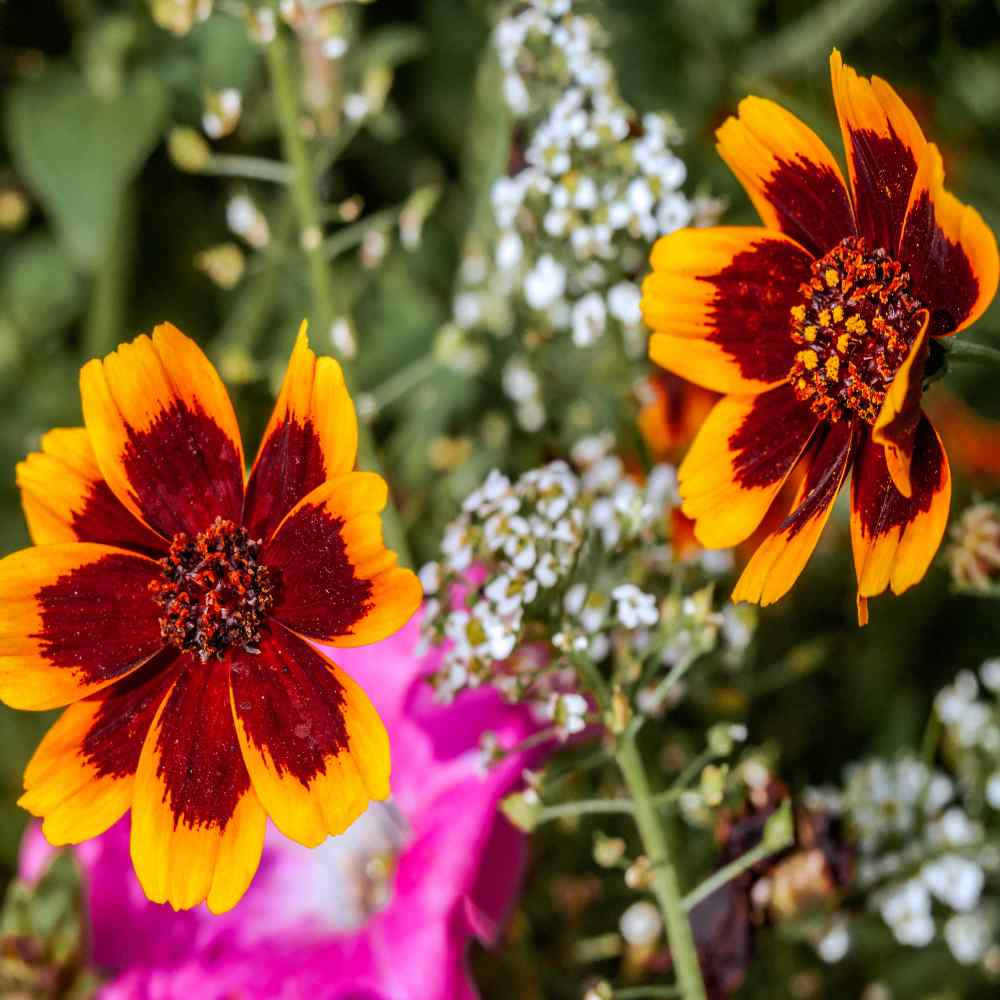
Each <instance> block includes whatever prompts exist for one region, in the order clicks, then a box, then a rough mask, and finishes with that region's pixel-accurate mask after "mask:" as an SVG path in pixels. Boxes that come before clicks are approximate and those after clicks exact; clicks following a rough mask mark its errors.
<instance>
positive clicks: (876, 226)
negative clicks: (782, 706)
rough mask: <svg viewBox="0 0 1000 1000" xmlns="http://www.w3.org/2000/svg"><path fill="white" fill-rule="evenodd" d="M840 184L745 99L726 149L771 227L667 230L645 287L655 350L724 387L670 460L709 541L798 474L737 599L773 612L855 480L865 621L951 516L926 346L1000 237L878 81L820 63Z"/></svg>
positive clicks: (911, 571)
mask: <svg viewBox="0 0 1000 1000" xmlns="http://www.w3.org/2000/svg"><path fill="white" fill-rule="evenodd" d="M831 70H832V75H833V91H834V98H835V100H836V105H837V111H838V115H839V118H840V124H841V131H842V133H843V137H844V144H845V147H846V151H847V161H848V174H849V178H850V182H851V185H850V190H849V189H848V186H847V185H846V184H845V183H844V180H843V177H842V175H841V172H840V168H839V167H838V165H837V162H836V161H835V160H834V158H833V155H832V154H831V153H830V151H829V150H828V149H827V147H826V146H825V145H824V144H823V142H822V141H821V140H820V139H819V137H818V136H817V135H816V134H815V133H814V132H812V130H811V129H809V128H808V127H807V126H806V125H804V124H803V123H802V122H801V121H799V120H798V119H797V118H796V117H795V116H794V115H792V114H790V113H789V112H787V111H785V110H784V109H783V108H781V107H779V106H778V105H776V104H774V103H773V102H771V101H766V100H761V99H760V98H756V97H748V98H746V99H745V100H744V101H743V102H742V103H741V104H740V108H739V114H738V116H737V117H733V118H730V119H729V120H728V121H726V122H725V123H724V124H723V125H722V127H721V128H720V129H719V131H718V140H719V151H720V153H721V155H722V157H723V159H725V161H726V162H727V163H728V164H729V166H730V167H731V168H732V170H733V172H734V173H735V174H736V176H737V177H738V178H739V180H740V181H741V183H742V184H743V186H744V187H745V188H746V190H747V193H748V194H749V195H750V198H751V200H752V201H753V203H754V206H755V207H756V208H757V210H758V212H759V213H760V215H761V218H762V219H763V220H764V223H765V226H764V227H725V228H722V227H720V228H713V229H704V230H693V229H689V230H684V231H681V232H678V233H674V234H671V235H669V236H666V237H664V238H663V239H661V240H660V241H659V242H658V243H657V244H656V246H655V248H654V250H653V255H652V264H653V273H652V274H651V275H650V276H649V277H648V278H647V279H646V282H645V285H644V288H643V302H642V307H643V313H644V316H645V318H646V321H647V323H648V324H649V325H650V326H651V327H652V329H653V331H654V333H653V337H652V340H651V342H650V354H651V356H652V358H653V360H654V361H656V362H657V363H658V364H660V365H662V366H663V367H665V368H667V369H669V370H671V371H673V372H676V373H677V374H679V375H682V376H684V377H685V378H688V379H690V380H691V381H693V382H696V383H698V384H699V385H703V386H705V387H706V388H709V389H714V390H715V391H717V392H723V393H727V394H728V395H727V396H726V397H725V398H724V399H723V400H721V401H720V402H719V403H718V404H717V405H716V407H715V409H714V410H713V411H712V413H711V415H710V416H709V418H708V419H707V420H706V422H705V425H704V427H703V428H702V430H701V432H700V434H699V435H698V438H697V439H696V440H695V442H694V444H693V446H692V448H691V451H690V452H689V454H688V456H687V459H686V460H685V462H684V464H683V465H682V467H681V469H680V490H681V495H682V497H683V500H684V508H683V509H684V511H685V513H686V514H688V515H689V516H690V517H692V518H694V519H695V521H696V522H697V526H696V532H697V535H698V538H699V539H700V541H701V542H702V543H703V544H705V545H707V546H710V547H725V546H730V545H734V544H736V543H738V542H741V541H743V540H744V539H745V538H747V537H748V536H749V535H750V534H751V533H752V532H753V531H754V530H755V528H756V527H757V526H758V525H759V524H760V523H761V521H762V520H763V519H764V517H765V515H766V514H767V512H768V510H769V508H770V507H771V506H772V503H773V502H774V501H775V500H776V498H777V496H778V494H779V491H780V490H781V487H782V485H783V484H784V483H785V481H786V479H788V477H789V476H790V475H791V474H792V472H793V470H794V469H795V468H796V467H799V468H800V469H801V470H802V471H803V476H802V483H801V485H800V487H799V489H798V491H797V494H796V496H795V499H794V501H793V502H792V506H791V509H789V510H788V511H787V512H786V516H785V517H784V520H783V521H782V522H781V524H780V525H779V526H778V527H777V529H776V530H775V531H773V532H772V533H771V534H770V536H769V537H768V538H767V539H766V540H765V541H764V542H763V543H762V544H761V545H760V547H759V548H758V550H757V552H756V554H755V555H754V557H753V559H751V561H750V563H749V565H748V566H747V567H746V569H745V571H744V573H743V575H742V577H741V578H740V580H739V582H738V583H737V585H736V589H735V591H734V594H733V596H734V598H735V599H737V600H749V601H756V602H759V603H762V604H769V603H771V602H773V601H775V600H777V599H778V598H780V597H781V596H782V595H783V594H785V593H786V592H787V591H788V589H789V588H790V587H791V586H792V584H793V583H794V582H795V580H796V579H797V577H798V575H799V573H800V572H801V571H802V569H803V567H804V566H805V564H806V562H807V561H808V559H809V556H810V555H811V553H812V551H813V549H814V547H815V545H816V542H817V540H818V538H819V536H820V533H821V532H822V530H823V527H824V525H825V523H826V520H827V518H828V517H829V515H830V511H831V509H832V508H833V503H834V501H835V500H836V497H837V494H838V493H839V492H840V488H841V486H842V485H843V483H844V482H845V481H846V478H847V475H848V473H849V472H850V473H851V477H852V485H851V538H852V543H853V550H854V562H855V567H856V571H857V580H858V614H859V619H860V620H861V621H862V622H864V621H866V620H867V599H868V598H869V597H872V596H875V595H876V594H879V593H881V592H882V591H884V590H885V589H886V588H887V587H891V588H892V590H893V592H895V593H899V592H901V591H903V590H905V589H906V588H908V587H910V586H912V585H913V584H915V583H917V582H918V581H919V580H920V579H921V578H922V577H923V575H924V573H925V572H926V569H927V566H928V565H929V563H930V560H931V559H932V557H933V556H934V553H935V552H936V551H937V548H938V545H939V544H940V541H941V537H942V535H943V533H944V529H945V525H946V522H947V518H948V507H949V502H950V496H951V478H950V473H949V469H948V461H947V458H946V456H945V453H944V449H943V448H942V445H941V441H940V439H939V438H938V435H937V434H936V432H935V431H934V428H933V427H932V426H931V424H930V422H929V421H928V419H927V418H926V416H924V414H923V412H922V410H921V406H920V403H921V396H922V381H923V375H924V368H925V362H926V360H927V358H928V353H929V348H930V343H931V341H932V340H933V339H935V338H941V337H947V336H950V335H952V334H954V333H957V332H958V331H960V330H963V329H965V328H966V327H968V326H969V325H970V324H971V323H973V322H974V321H975V320H976V319H977V318H978V317H979V316H980V315H981V314H982V312H983V310H985V309H986V307H987V306H988V305H989V303H990V301H991V300H992V298H993V295H994V293H995V291H996V287H997V275H998V266H1000V265H998V257H997V247H996V241H995V240H994V238H993V234H992V233H991V232H990V231H989V229H988V228H987V226H986V225H985V223H984V222H983V220H982V219H981V218H980V216H979V215H978V214H977V213H976V212H975V210H973V209H972V208H968V207H966V206H963V205H962V204H961V203H960V202H959V201H958V200H957V199H956V198H955V197H954V196H953V195H952V194H950V193H949V192H948V191H947V190H946V189H945V187H944V170H943V167H942V164H941V155H940V153H939V152H938V149H937V147H936V146H935V145H934V144H933V143H928V142H927V141H926V139H925V138H924V136H923V133H922V132H921V130H920V126H919V125H918V124H917V122H916V119H915V118H914V117H913V115H912V114H911V112H910V111H909V109H908V108H907V107H906V106H905V105H904V104H903V102H902V101H901V100H900V98H899V97H898V96H897V94H896V93H895V91H894V90H893V89H892V88H891V87H890V86H889V84H887V83H886V82H885V81H884V80H881V79H879V78H878V77H875V78H873V79H871V80H867V79H864V78H862V77H859V76H858V75H857V74H856V73H855V72H854V70H852V69H851V68H850V67H847V66H844V65H843V63H842V61H841V58H840V53H839V52H836V51H834V53H833V55H832V56H831Z"/></svg>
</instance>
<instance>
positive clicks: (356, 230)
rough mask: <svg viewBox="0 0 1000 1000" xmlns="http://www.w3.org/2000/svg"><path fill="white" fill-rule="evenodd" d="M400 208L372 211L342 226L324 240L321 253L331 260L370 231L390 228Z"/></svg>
mask: <svg viewBox="0 0 1000 1000" xmlns="http://www.w3.org/2000/svg"><path fill="white" fill-rule="evenodd" d="M402 210H403V209H402V206H400V207H398V208H383V209H382V211H380V212H373V213H372V214H371V215H369V216H368V217H367V218H364V219H361V220H359V221H358V222H353V223H351V225H349V226H344V228H343V229H339V230H338V231H337V232H335V233H334V234H333V235H332V236H330V237H328V238H327V240H326V242H324V244H323V255H324V256H325V257H326V258H327V260H333V259H334V258H335V257H339V256H340V255H341V254H342V253H346V252H347V251H348V250H353V249H354V247H356V246H360V244H361V243H363V242H364V238H365V237H366V236H367V235H368V234H369V233H370V232H373V231H374V230H379V229H381V230H385V229H391V228H392V226H394V225H395V224H396V221H397V219H398V218H399V214H400V212H402Z"/></svg>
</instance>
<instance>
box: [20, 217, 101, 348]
mask: <svg viewBox="0 0 1000 1000" xmlns="http://www.w3.org/2000/svg"><path fill="white" fill-rule="evenodd" d="M0 301H2V302H3V304H4V307H5V310H6V312H7V315H8V316H9V318H10V319H11V320H13V322H14V325H15V326H16V327H17V328H18V332H19V333H20V334H21V337H22V338H23V339H24V340H33V339H35V338H38V337H44V336H46V335H48V334H52V333H56V332H58V331H59V330H61V329H63V328H64V327H65V326H66V325H67V324H69V323H70V322H72V321H73V320H74V319H75V318H76V317H77V316H78V315H79V312H80V309H81V307H82V305H83V282H82V281H81V280H80V276H79V275H78V274H77V272H76V271H75V269H74V268H73V265H72V262H71V261H70V260H69V258H68V257H67V256H66V253H65V252H64V251H63V250H62V249H61V248H60V246H59V244H58V243H57V242H56V241H55V239H54V238H53V237H52V236H51V235H50V234H49V233H47V232H35V233H31V234H29V235H28V236H26V237H24V238H23V239H21V240H18V242H17V243H15V244H14V246H13V247H12V248H11V250H10V251H9V252H8V254H7V257H6V259H5V260H4V268H3V273H2V275H0Z"/></svg>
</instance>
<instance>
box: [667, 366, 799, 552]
mask: <svg viewBox="0 0 1000 1000" xmlns="http://www.w3.org/2000/svg"><path fill="white" fill-rule="evenodd" d="M816 425H817V419H816V417H815V416H814V414H813V412H812V411H811V410H810V409H809V407H808V406H807V405H806V404H805V403H802V402H800V401H799V400H798V399H796V397H795V393H794V392H793V391H792V389H791V388H790V387H789V386H787V385H781V386H778V387H777V388H776V389H771V390H770V391H768V392H765V393H762V394H761V395H759V396H726V397H725V399H721V400H719V402H718V403H716V404H715V408H714V409H713V410H712V412H711V413H710V414H709V416H708V419H707V420H706V421H705V423H704V424H703V425H702V428H701V430H700V431H699V432H698V436H697V437H696V438H695V440H694V444H692V445H691V450H690V451H689V452H688V453H687V457H686V458H685V459H684V461H683V462H682V463H681V467H680V470H679V472H678V477H679V482H680V493H681V497H682V498H683V505H682V510H683V511H684V513H685V514H686V515H687V516H688V517H690V518H693V519H694V521H695V529H694V530H695V535H696V537H697V538H698V541H700V542H701V543H702V545H705V546H707V547H709V548H723V547H727V546H730V545H737V544H739V543H740V542H742V541H743V540H744V539H745V538H748V537H749V536H750V535H751V534H752V533H753V531H754V529H755V528H756V527H757V525H758V524H760V522H761V520H762V519H763V517H764V515H765V514H766V513H767V509H768V507H769V506H770V505H771V502H772V501H773V500H774V498H775V496H777V494H778V491H779V490H780V489H781V486H782V483H784V481H785V479H786V478H787V476H788V474H789V473H790V472H791V470H792V468H793V466H794V465H795V463H796V462H797V461H798V460H799V456H800V455H801V454H802V451H803V449H804V448H805V447H806V443H807V442H808V441H809V438H810V437H811V435H812V434H813V432H814V431H815V429H816Z"/></svg>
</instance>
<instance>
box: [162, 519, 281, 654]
mask: <svg viewBox="0 0 1000 1000" xmlns="http://www.w3.org/2000/svg"><path fill="white" fill-rule="evenodd" d="M260 544H261V543H260V541H259V540H258V541H254V540H252V539H251V538H250V536H249V535H248V534H247V531H246V528H243V527H242V526H240V525H238V524H234V523H233V522H232V521H225V520H223V519H222V518H219V517H217V518H216V519H215V521H214V523H213V524H212V526H211V527H210V528H208V529H207V530H206V531H203V532H202V533H201V534H200V535H198V536H197V537H196V538H194V539H193V540H192V539H191V538H190V537H189V536H188V535H186V534H185V533H184V532H181V533H179V534H177V535H175V536H174V538H173V541H172V542H171V544H170V554H169V555H168V556H166V558H164V559H161V560H160V566H161V567H162V568H163V575H162V578H161V579H159V580H153V581H152V582H151V583H150V585H149V589H150V593H152V595H153V600H154V601H156V603H157V604H158V605H159V606H160V607H161V608H162V609H163V615H162V616H161V618H160V632H161V634H162V635H163V638H164V639H165V640H166V641H167V642H170V643H172V644H173V645H175V646H177V647H178V648H179V649H182V650H184V651H185V652H190V653H197V654H198V656H199V657H200V658H201V660H202V662H207V661H208V660H209V659H211V658H212V657H213V656H220V657H221V656H222V654H223V653H224V652H225V650H226V649H227V648H228V647H230V646H234V645H235V646H240V647H242V648H243V649H246V650H249V651H251V652H254V651H256V644H257V642H258V641H259V640H260V630H261V626H262V625H263V622H264V616H265V615H266V613H267V611H268V609H269V608H270V607H271V605H272V604H273V603H274V586H273V581H272V579H271V573H270V571H269V570H268V568H267V567H266V566H264V565H263V564H262V563H260V562H259V561H258V551H259V549H260Z"/></svg>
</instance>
